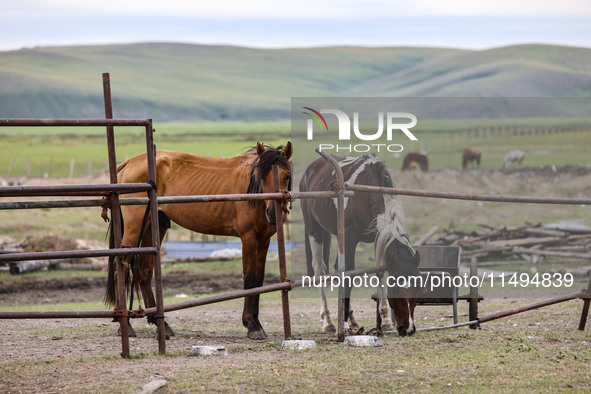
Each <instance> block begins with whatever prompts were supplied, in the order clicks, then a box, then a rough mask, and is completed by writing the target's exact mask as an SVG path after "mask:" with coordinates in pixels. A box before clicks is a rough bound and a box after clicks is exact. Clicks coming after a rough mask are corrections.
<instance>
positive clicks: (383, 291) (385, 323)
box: [378, 271, 396, 333]
mask: <svg viewBox="0 0 591 394" xmlns="http://www.w3.org/2000/svg"><path fill="white" fill-rule="evenodd" d="M387 275H388V271H384V274H383V275H382V278H381V279H380V285H379V286H378V313H379V314H380V319H381V322H382V327H378V328H380V329H381V330H382V332H383V333H392V332H396V327H395V326H394V322H393V321H392V317H391V316H392V313H391V312H390V305H389V303H388V298H387V297H388V288H387V287H386V286H387V284H386V277H387Z"/></svg>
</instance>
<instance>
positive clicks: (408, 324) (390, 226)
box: [300, 155, 419, 336]
mask: <svg viewBox="0 0 591 394" xmlns="http://www.w3.org/2000/svg"><path fill="white" fill-rule="evenodd" d="M334 158H335V159H336V160H337V162H338V163H339V166H340V167H341V169H342V171H343V175H344V178H345V182H347V183H348V184H359V185H370V186H381V187H393V183H392V179H391V178H390V174H389V172H388V169H387V167H386V166H385V165H384V163H382V162H381V161H380V160H378V159H377V158H376V157H375V156H368V155H365V156H361V157H359V158H350V157H344V156H334ZM335 181H336V180H335V176H334V169H333V167H332V166H331V165H330V164H329V163H328V162H327V161H326V160H324V159H323V158H319V159H316V160H315V161H314V162H312V163H311V164H310V165H309V166H308V168H307V169H306V171H305V172H304V174H303V176H302V178H301V181H300V191H302V192H304V191H326V190H334V188H333V184H334V182H335ZM344 205H345V206H344V208H345V269H346V270H347V271H350V270H353V269H355V248H356V246H357V244H358V243H359V242H364V243H374V242H375V256H376V265H385V266H386V267H387V269H388V270H387V273H385V275H384V277H385V276H386V275H388V273H389V275H394V276H400V275H403V276H408V275H419V271H418V269H417V267H418V264H419V253H418V252H415V250H414V249H413V248H412V245H411V243H410V240H409V238H408V236H407V235H406V224H405V218H404V212H403V210H402V204H401V203H400V199H399V198H398V196H393V195H387V194H379V193H371V192H360V191H356V192H355V194H354V196H352V197H345V204H344ZM301 206H302V212H303V217H304V225H305V244H306V260H307V263H308V273H309V275H312V274H313V275H317V276H318V275H322V276H324V275H327V273H328V259H329V252H330V246H329V245H330V238H331V234H335V235H336V234H337V232H338V229H337V209H336V203H335V202H334V200H333V199H328V198H318V199H303V200H302V203H301ZM312 269H313V272H311V271H312ZM378 293H379V301H378V302H379V307H378V309H379V312H380V316H381V319H382V320H381V321H382V326H381V329H382V331H383V332H393V331H394V324H393V322H392V319H391V317H390V313H389V311H390V310H389V308H388V306H387V305H388V302H390V304H391V306H392V308H393V309H394V315H395V319H396V325H397V327H396V329H397V330H398V333H399V334H400V335H401V336H405V335H412V334H413V333H414V332H415V325H414V322H413V319H414V307H415V304H416V302H415V300H414V299H413V298H412V294H409V293H406V295H405V298H402V299H401V298H400V297H401V295H400V294H398V295H393V294H391V292H389V294H388V299H389V300H388V302H386V295H385V294H384V293H385V286H379V287H378ZM320 295H321V297H322V304H321V307H320V318H321V319H322V324H323V326H322V329H323V332H325V333H335V332H336V329H335V326H334V324H333V323H332V321H331V319H330V312H329V310H328V306H327V302H326V294H325V291H324V288H322V287H320ZM350 295H351V288H350V287H348V288H346V289H345V322H348V324H349V328H350V330H351V331H355V330H357V329H358V328H359V325H358V323H357V322H356V320H355V318H354V317H353V310H352V309H351V307H350V299H349V298H350Z"/></svg>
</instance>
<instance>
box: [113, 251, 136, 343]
mask: <svg viewBox="0 0 591 394" xmlns="http://www.w3.org/2000/svg"><path fill="white" fill-rule="evenodd" d="M120 258H121V264H122V265H123V278H121V279H122V280H123V281H124V282H125V284H126V287H127V286H129V268H130V266H131V259H132V258H133V256H122V257H120ZM116 262H117V261H116V260H115V264H116ZM118 280H119V278H118V275H117V271H115V295H116V299H117V300H118V299H119V287H118V286H117V283H118ZM125 299H127V294H126V296H125ZM124 307H125V306H124ZM117 335H119V336H121V326H120V327H119V328H118V329H117ZM127 336H129V337H136V336H137V334H136V332H135V330H134V329H133V327H132V326H131V322H130V321H129V318H127Z"/></svg>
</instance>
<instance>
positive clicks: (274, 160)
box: [245, 145, 291, 206]
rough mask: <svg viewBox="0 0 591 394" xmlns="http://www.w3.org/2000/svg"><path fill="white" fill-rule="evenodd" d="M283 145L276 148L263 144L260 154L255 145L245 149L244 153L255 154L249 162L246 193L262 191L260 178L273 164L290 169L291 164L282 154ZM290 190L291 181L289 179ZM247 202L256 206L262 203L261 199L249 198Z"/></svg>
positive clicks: (264, 175)
mask: <svg viewBox="0 0 591 394" xmlns="http://www.w3.org/2000/svg"><path fill="white" fill-rule="evenodd" d="M283 148H284V146H283V145H280V146H278V147H277V148H275V147H273V146H270V145H265V150H264V151H263V153H261V154H260V155H257V154H256V150H257V147H256V146H255V147H253V148H250V149H249V150H248V151H246V153H245V155H255V156H256V158H255V159H254V160H253V161H252V163H251V164H250V167H251V172H250V182H249V184H248V189H247V191H246V193H249V194H251V193H252V194H256V193H262V192H263V186H262V180H263V178H265V177H266V176H267V175H268V174H269V172H271V170H272V169H273V165H275V164H277V165H279V167H281V168H283V169H291V164H290V163H289V161H288V160H287V159H286V158H285V156H284V155H283ZM290 190H291V181H290ZM248 204H249V205H251V206H257V205H262V204H264V201H263V200H249V201H248Z"/></svg>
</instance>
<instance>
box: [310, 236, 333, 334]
mask: <svg viewBox="0 0 591 394" xmlns="http://www.w3.org/2000/svg"><path fill="white" fill-rule="evenodd" d="M306 236H307V237H308V240H309V242H310V249H311V252H312V267H313V268H314V275H315V276H318V275H321V276H325V275H327V269H326V267H327V264H326V263H325V262H324V260H323V243H324V242H323V240H324V236H322V238H320V239H317V238H316V237H314V236H312V235H310V234H307V235H306ZM329 242H330V237H329ZM320 298H321V299H322V303H321V304H320V319H322V332H324V333H325V334H336V332H337V329H336V328H335V326H334V324H333V323H332V320H331V319H330V311H329V310H328V303H327V302H326V293H325V290H324V287H323V286H320Z"/></svg>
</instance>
